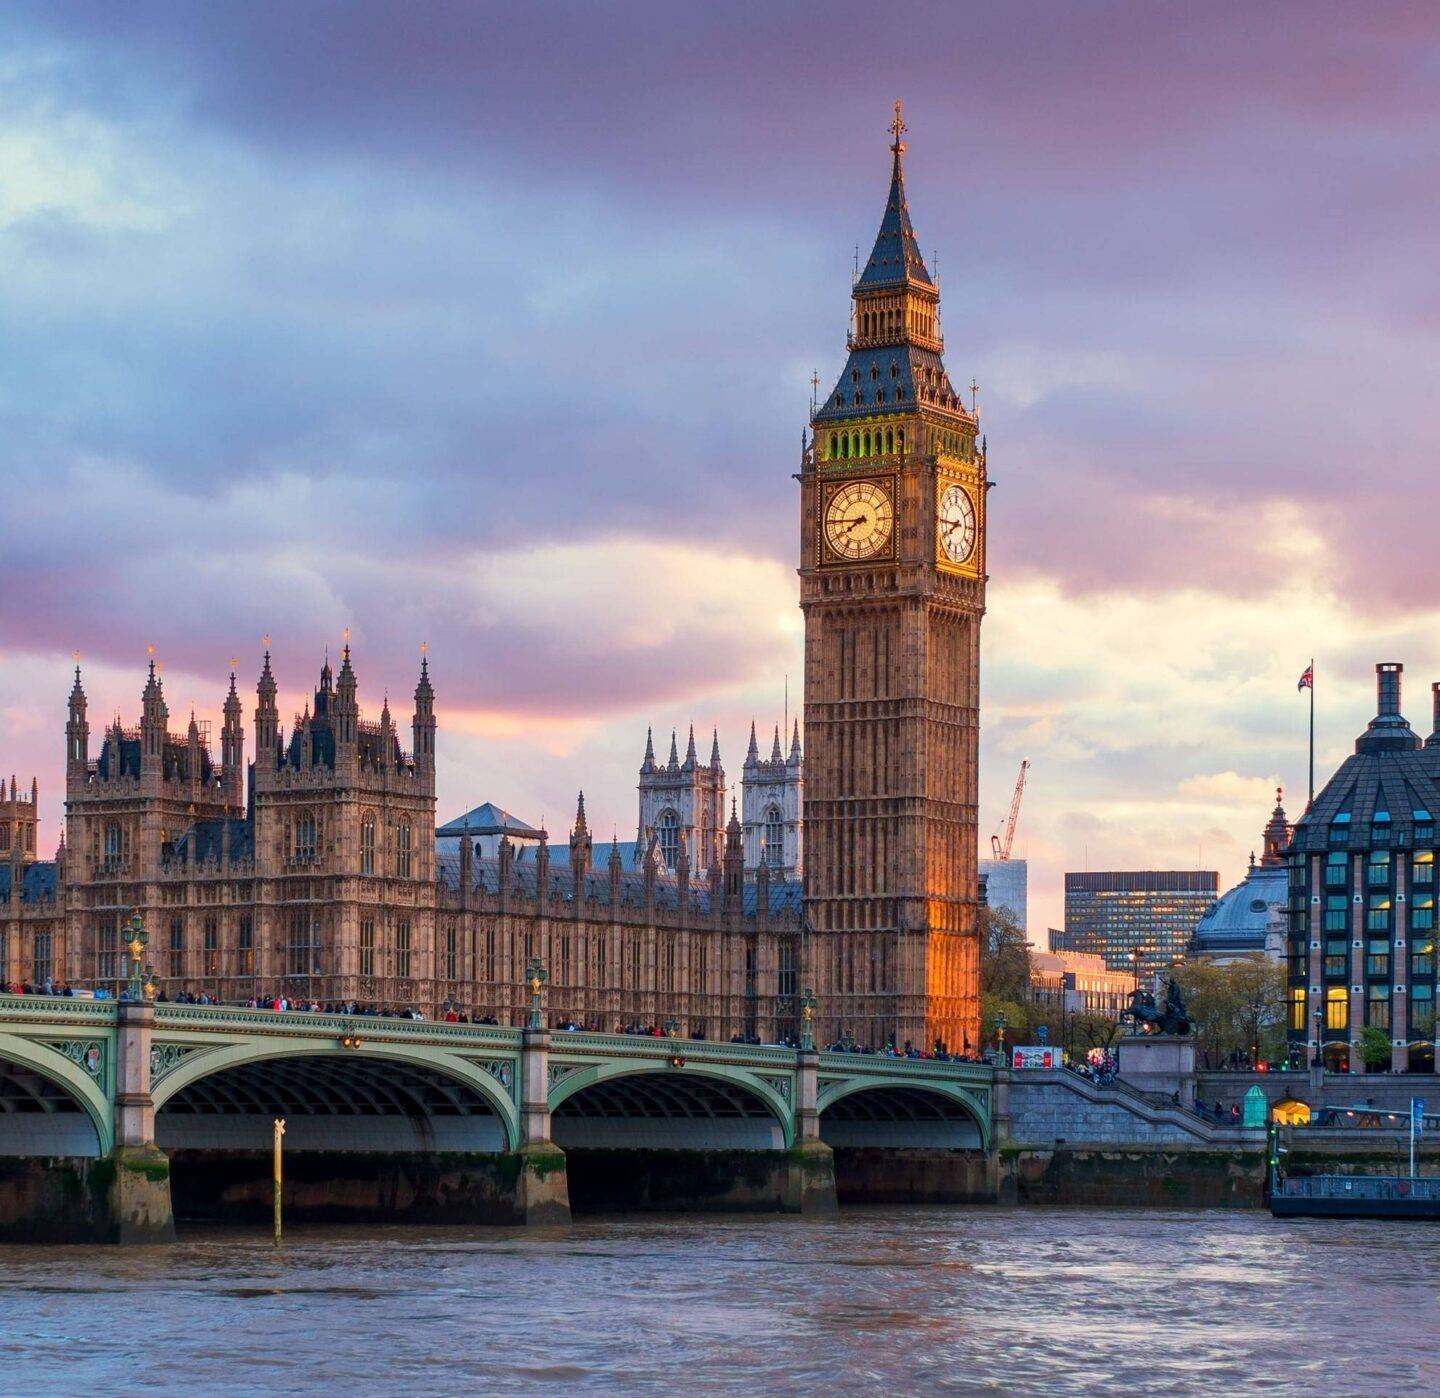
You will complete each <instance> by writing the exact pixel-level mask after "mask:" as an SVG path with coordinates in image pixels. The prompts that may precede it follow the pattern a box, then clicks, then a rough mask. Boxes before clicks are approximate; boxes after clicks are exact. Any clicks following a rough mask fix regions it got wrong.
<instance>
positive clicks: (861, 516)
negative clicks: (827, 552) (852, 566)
mask: <svg viewBox="0 0 1440 1398" xmlns="http://www.w3.org/2000/svg"><path fill="white" fill-rule="evenodd" d="M894 529H895V507H894V505H893V504H892V503H891V501H890V496H889V495H888V494H887V493H886V491H885V489H884V487H883V486H881V485H879V484H878V483H877V482H875V481H851V482H850V484H849V485H845V486H841V488H840V489H839V490H837V491H836V492H835V494H834V495H832V496H831V497H830V503H829V504H828V505H827V506H826V507H825V540H826V542H827V543H828V544H829V545H830V548H831V550H832V551H833V552H834V553H835V555H836V556H837V557H839V558H846V559H861V558H874V557H875V555H876V554H877V553H880V552H881V551H882V550H883V549H884V548H885V545H886V544H888V543H889V542H890V535H891V534H892V533H893V532H894Z"/></svg>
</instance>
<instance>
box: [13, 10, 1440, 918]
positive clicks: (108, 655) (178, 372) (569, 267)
mask: <svg viewBox="0 0 1440 1398" xmlns="http://www.w3.org/2000/svg"><path fill="white" fill-rule="evenodd" d="M896 98H902V99H903V100H904V102H905V113H906V120H907V122H908V124H909V128H910V130H909V135H908V137H907V140H908V143H909V152H908V154H907V157H906V168H907V190H908V194H909V202H910V209H911V214H912V217H913V219H914V221H915V225H916V229H917V232H918V235H919V237H920V241H921V244H922V247H923V248H924V249H925V251H926V253H927V256H928V257H929V258H930V265H931V267H932V269H934V268H937V266H938V271H939V273H940V277H941V282H942V309H943V314H944V329H945V335H946V343H947V352H946V361H947V365H948V367H949V370H950V374H951V377H952V379H953V380H954V382H956V383H957V384H958V383H969V382H970V380H971V378H972V376H973V378H974V379H975V380H976V381H977V382H978V383H979V385H980V389H979V402H980V410H981V414H982V429H983V430H984V432H985V433H986V435H987V437H988V441H989V448H990V457H989V461H990V473H991V475H992V477H993V478H994V479H995V480H996V482H997V486H996V489H995V490H994V492H993V493H992V495H991V501H990V511H989V517H988V523H989V564H990V568H991V580H990V587H989V611H988V614H987V617H986V620H985V626H984V633H983V635H984V641H983V662H982V664H983V670H982V714H981V721H982V768H981V810H980V830H981V834H980V841H981V844H982V846H988V843H989V835H990V833H991V831H992V830H994V829H995V828H997V826H998V825H999V824H1000V823H1001V821H1002V819H1003V817H1004V815H1005V813H1006V810H1007V808H1008V805H1009V799H1010V791H1011V788H1012V785H1013V783H1014V780H1015V775H1016V772H1017V770H1018V767H1019V764H1020V761H1021V759H1022V758H1028V759H1029V760H1030V762H1031V764H1032V765H1031V769H1030V778H1029V785H1028V788H1027V791H1026V796H1025V802H1024V807H1023V810H1022V812H1021V816H1020V825H1019V833H1018V835H1017V838H1016V845H1015V853H1016V854H1017V855H1023V856H1025V857H1027V858H1028V859H1029V860H1030V866H1031V875H1030V878H1031V919H1030V922H1031V931H1032V934H1033V935H1034V936H1035V937H1036V939H1037V940H1038V941H1040V942H1041V944H1043V941H1044V929H1045V927H1047V926H1052V925H1055V926H1058V925H1060V922H1061V918H1062V907H1061V904H1062V898H1061V889H1062V885H1063V874H1064V872H1065V871H1066V870H1067V869H1082V868H1087V867H1088V868H1091V869H1103V868H1136V867H1142V868H1156V867H1175V868H1194V867H1196V866H1197V864H1198V865H1200V866H1201V867H1205V868H1215V869H1218V870H1219V871H1220V874H1221V878H1222V884H1223V883H1228V882H1231V881H1233V880H1235V879H1236V878H1238V877H1239V876H1240V874H1241V872H1242V871H1243V868H1244V864H1245V861H1246V857H1247V855H1248V853H1249V852H1250V850H1252V849H1254V848H1256V847H1258V845H1259V840H1260V835H1259V832H1260V829H1261V827H1262V826H1263V824H1264V822H1265V819H1266V817H1267V815H1268V811H1269V808H1270V805H1271V804H1272V803H1273V799H1274V790H1273V789H1274V787H1275V786H1276V785H1277V784H1283V785H1284V786H1285V788H1286V791H1287V796H1286V804H1287V806H1288V807H1289V808H1290V809H1291V811H1292V814H1295V813H1298V811H1299V810H1300V809H1301V808H1303V805H1304V786H1305V768H1306V728H1305V724H1306V708H1305V699H1304V697H1303V696H1301V695H1299V694H1298V693H1297V691H1296V679H1297V678H1298V676H1299V674H1300V672H1301V670H1302V669H1303V668H1304V667H1305V664H1306V663H1307V662H1308V661H1309V660H1310V659H1311V657H1312V656H1313V657H1314V658H1315V662H1316V675H1317V680H1316V685H1317V703H1318V710H1317V712H1318V718H1317V724H1318V743H1319V754H1318V764H1319V770H1320V776H1321V780H1322V781H1323V779H1324V776H1325V775H1326V774H1327V773H1328V772H1329V771H1330V770H1331V769H1332V768H1333V766H1334V765H1335V764H1336V763H1337V762H1338V761H1339V760H1340V759H1341V758H1342V757H1343V756H1344V755H1345V753H1346V752H1347V751H1348V750H1349V747H1350V744H1351V742H1352V741H1353V739H1354V737H1355V735H1356V733H1357V732H1359V731H1360V729H1361V728H1363V726H1364V723H1365V721H1366V719H1367V718H1368V717H1369V716H1370V714H1371V713H1372V712H1373V688H1374V680H1373V665H1374V663H1375V662H1376V661H1380V660H1401V661H1404V662H1405V663H1406V664H1407V679H1408V686H1407V691H1406V692H1407V703H1406V708H1407V711H1408V713H1409V715H1410V717H1411V718H1412V721H1413V722H1414V723H1415V726H1416V727H1417V728H1418V729H1419V730H1420V731H1421V732H1423V733H1428V732H1429V731H1430V728H1431V723H1430V717H1429V684H1430V682H1431V680H1432V679H1436V678H1440V597H1437V590H1436V577H1435V564H1434V561H1433V559H1434V551H1433V547H1432V546H1431V539H1432V536H1433V524H1432V523H1431V521H1433V519H1434V518H1435V516H1436V512H1437V508H1440V473H1437V471H1436V470H1435V462H1434V446H1435V428H1434V400H1435V394H1436V382H1437V379H1436V368H1437V349H1440V260H1437V258H1436V255H1435V250H1436V245H1437V239H1436V232H1437V208H1436V205H1437V201H1440V169H1437V166H1440V16H1437V14H1436V13H1435V11H1434V10H1433V8H1431V7H1428V6H1425V5H1421V4H1387V3H1383V2H1382V3H1366V4H1359V3H1354V4H1345V5H1341V4H1326V3H1321V0H1312V3H1305V4H1286V3H1270V4H1267V5H1265V6H1255V5H1253V4H1229V3H1216V4H1211V5H1208V6H1204V7H1199V6H1173V5H1166V4H1159V3H1153V4H1119V3H1116V4H1106V3H1090V4H1075V3H1063V4H1045V3H1028V4H1024V5H1015V4H1002V3H994V4H962V3H955V0H947V3H938V4H904V3H899V2H898V0H897V3H894V4H892V5H889V6H882V7H876V6H874V5H871V4H865V5H860V4H853V3H849V0H827V3H824V4H815V5H807V4H789V5H774V4H725V3H716V4H712V5H707V6H704V7H700V6H677V5H673V4H661V3H654V2H653V0H652V3H628V4H627V3H620V4H613V5H603V6H602V5H593V4H585V3H572V4H546V3H529V4H526V5H524V6H516V5H508V4H494V5H490V4H481V3H466V4H459V3H444V2H443V0H438V2H437V0H432V2H431V3H427V4H426V5H423V6H417V5H413V4H410V3H383V4H382V3H376V2H374V0H348V2H347V3H321V2H320V0H307V3H301V4H296V3H294V0H286V2H285V3H268V2H267V0H251V3H248V4H246V5H243V6H221V5H194V4H179V3H176V4H155V3H145V2H144V0H136V3H131V4H127V5H124V6H118V5H113V4H110V3H95V4H78V3H65V0H54V2H52V3H34V4H31V3H27V0H18V3H16V2H15V0H12V3H10V4H7V5H6V6H5V7H4V8H3V10H0V267H3V269H4V270H3V274H0V768H3V770H4V771H5V773H6V774H7V776H8V774H9V773H10V772H11V771H14V772H16V773H17V774H18V775H19V776H20V778H21V781H22V783H23V784H28V779H29V777H30V776H31V775H32V774H33V775H35V776H37V777H38V778H39V781H40V787H41V799H42V817H43V819H44V821H45V825H44V827H43V828H42V843H43V844H45V845H46V846H47V849H48V847H50V846H52V845H53V842H54V840H55V839H56V838H58V831H59V817H60V815H61V803H62V800H63V792H62V782H63V742H62V730H63V724H64V719H65V707H64V706H65V697H66V694H67V693H68V690H69V686H70V680H71V663H72V662H71V654H72V652H74V651H79V652H80V654H81V657H82V664H83V667H84V674H85V684H86V689H87V691H88V694H89V696H90V700H91V715H92V725H93V726H95V727H99V726H101V725H102V724H103V723H104V721H106V720H107V719H108V718H110V717H111V716H112V715H113V714H114V713H115V712H116V710H117V709H118V710H120V711H122V712H123V714H124V716H125V718H126V720H127V722H134V721H135V719H136V716H137V713H138V704H139V694H140V689H141V686H142V682H143V673H144V664H145V655H146V647H147V646H149V645H154V646H155V647H156V652H157V655H158V657H159V659H160V661H161V663H162V665H163V667H164V678H165V686H166V694H167V698H168V700H169V705H170V710H171V714H172V722H173V724H174V726H177V727H179V726H182V725H183V724H184V722H185V721H186V720H187V719H188V711H189V709H190V707H191V706H192V705H193V706H194V708H195V711H196V712H197V714H198V715H199V716H200V717H201V718H202V719H204V718H209V719H211V720H213V721H214V722H215V726H216V728H217V730H218V711H219V704H220V702H221V699H222V697H223V693H224V688H225V685H226V682H227V677H228V672H229V666H230V662H231V657H234V658H235V662H236V664H237V667H238V671H239V675H240V682H241V685H242V689H243V691H244V692H245V694H246V697H247V729H250V730H252V731H253V718H252V717H251V716H250V714H249V712H248V711H249V709H250V708H253V692H254V681H255V677H256V675H257V673H258V668H259V658H260V651H261V640H260V638H261V637H262V635H269V636H271V637H272V641H271V645H272V649H273V651H274V655H275V666H276V673H277V678H278V680H279V682H280V685H281V694H282V712H286V711H289V710H295V711H298V710H299V709H300V708H301V706H302V705H303V704H304V702H305V700H306V697H307V690H308V689H309V688H313V685H314V682H315V675H316V672H317V671H318V669H319V666H320V663H321V660H322V659H323V657H324V654H325V652H326V649H327V647H328V648H329V651H330V653H331V654H332V655H334V654H335V652H336V651H337V649H338V647H339V645H340V643H341V635H342V632H343V630H344V629H345V628H347V627H348V628H350V630H351V634H352V638H353V645H354V650H355V663H356V667H357V671H358V674H359V677H360V684H361V699H362V705H363V706H364V707H365V709H366V710H368V711H369V712H370V713H371V714H372V715H373V714H375V713H376V712H378V710H379V708H380V704H381V702H382V700H383V698H384V697H385V695H386V694H387V693H388V694H389V696H390V699H391V702H392V707H393V708H395V709H396V710H397V711H398V712H400V713H401V714H402V716H403V715H404V714H405V713H408V705H409V703H410V694H411V691H412V690H413V687H414V683H415V675H416V670H417V667H418V661H419V647H420V645H421V644H422V642H423V643H428V646H429V656H430V665H431V670H432V674H433V677H434V680H435V684H436V689H437V694H438V701H437V703H438V710H439V717H440V723H441V736H440V741H439V770H438V785H439V807H440V811H439V814H440V818H441V819H442V820H443V819H447V818H449V817H450V816H452V815H454V814H457V813H458V812H460V811H461V810H463V809H466V808H467V807H469V806H471V805H474V804H478V803H479V802H481V801H486V800H491V801H495V802H497V803H499V804H501V805H504V806H506V807H508V808H510V809H512V810H515V811H516V812H517V813H519V814H521V815H523V816H524V817H526V818H527V819H530V820H532V821H539V820H541V819H543V820H544V821H545V823H546V824H547V826H548V827H549V828H550V829H551V830H552V832H555V833H557V834H558V833H560V832H563V831H564V830H565V829H566V828H567V827H568V824H569V822H570V818H571V815H572V813H573V810H574V804H575V795H576V790H577V788H580V787H583V788H584V790H585V793H586V805H587V809H588V811H589V813H590V815H591V819H592V824H593V825H594V826H595V827H596V828H597V830H598V832H599V834H600V835H601V836H602V837H605V838H608V837H609V835H610V833H611V831H612V830H615V831H618V832H619V835H620V837H621V838H622V839H625V838H633V835H634V823H635V818H636V816H635V793H634V785H635V779H636V769H637V767H638V765H639V762H640V757H641V754H642V752H643V748H644V741H645V730H646V727H647V725H653V726H654V727H655V730H656V733H657V739H658V741H659V742H660V743H661V744H662V745H663V744H668V738H669V733H670V730H671V728H672V727H678V728H679V729H680V735H681V743H682V746H683V743H684V737H685V731H686V726H687V725H688V724H690V723H691V722H693V723H695V725H696V727H697V729H698V730H699V731H700V733H701V734H702V742H703V741H704V740H705V739H706V738H707V737H708V734H709V732H710V729H711V728H712V726H713V727H718V729H719V732H720V738H721V746H722V752H723V755H724V757H725V760H726V764H727V767H728V770H729V771H730V773H731V776H732V779H734V778H737V777H738V772H739V767H740V763H741V761H742V759H743V753H744V746H745V739H746V736H747V733H748V727H749V723H750V720H751V718H752V716H753V717H754V718H755V719H756V720H757V721H758V722H759V725H760V727H761V730H762V732H763V731H765V730H767V729H768V728H770V727H772V726H773V725H774V724H775V723H777V722H780V721H781V720H782V717H783V714H784V712H785V711H786V691H787V684H788V704H789V713H790V714H791V715H792V716H793V715H794V713H795V712H796V710H797V708H798V705H799V702H800V694H799V690H800V679H799V677H800V671H801V652H802V640H803V637H802V630H801V621H800V615H799V612H798V610H797V608H796V598H797V581H796V577H795V571H794V570H795V566H796V563H797V494H796V487H795V483H794V481H793V479H792V475H793V473H794V471H795V470H796V469H797V464H798V453H799V449H800V438H801V431H802V428H803V427H804V425H805V422H806V418H807V410H808V403H809V396H810V377H811V374H812V372H813V373H818V375H819V377H820V379H821V381H822V387H823V384H824V381H826V380H827V378H828V379H829V380H831V381H833V379H834V377H835V376H837V375H838V373H839V371H840V368H841V366H842V364H843V361H844V334H845V329H846V319H847V313H848V307H849V277H850V271H851V266H852V259H853V256H854V253H855V249H856V247H857V245H858V246H859V247H860V249H861V251H862V252H863V251H864V250H866V249H867V248H868V246H869V243H870V241H871V240H872V239H873V237H874V233H875V229H876V227H877V225H878V222H879V217H880V213H881V209H882V205H883V202H884V197H885V191H886V180H887V174H888V165H889V153H888V150H887V143H888V140H889V137H888V134H887V130H886V128H887V124H888V122H889V119H890V107H891V103H892V101H893V100H894V99H896ZM787 677H788V678H787ZM402 721H403V719H402ZM47 832H48V833H47Z"/></svg>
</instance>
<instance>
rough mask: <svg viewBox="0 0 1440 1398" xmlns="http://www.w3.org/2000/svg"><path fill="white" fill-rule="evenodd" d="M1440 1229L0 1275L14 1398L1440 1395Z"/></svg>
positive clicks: (793, 1241) (474, 1244)
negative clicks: (145, 1392) (836, 1392)
mask: <svg viewBox="0 0 1440 1398" xmlns="http://www.w3.org/2000/svg"><path fill="white" fill-rule="evenodd" d="M1437 1279H1440V1227H1436V1226H1434V1225H1428V1226H1427V1225H1425V1224H1405V1223H1360V1222H1348V1221H1328V1220H1326V1221H1299V1222H1291V1223H1283V1224H1282V1223H1277V1222H1275V1221H1273V1220H1272V1219H1271V1218H1270V1217H1269V1216H1268V1215H1267V1214H1261V1213H1258V1212H1257V1213H1221V1212H1159V1211H1152V1212H1140V1211H1133V1210H1102V1209H1067V1210H1047V1209H1027V1210H1009V1211H1002V1210H975V1209H971V1210H959V1209H950V1210H940V1209H912V1210H896V1209H883V1210H882V1209H875V1210H866V1209H856V1210H847V1211H846V1212H845V1213H843V1214H842V1215H841V1217H840V1218H839V1219H838V1220H833V1221H826V1222H808V1221H804V1220H800V1219H795V1218H783V1217H710V1218H698V1217H688V1218H681V1217H671V1216H656V1217H633V1216H632V1217H628V1218H612V1219H604V1220H591V1221H586V1222H582V1223H579V1224H577V1225H576V1226H574V1227H573V1228H570V1229H567V1230H565V1231H563V1232H558V1231H557V1232H539V1233H531V1234H526V1233H522V1232H516V1231H507V1232H502V1231H499V1230H476V1231H473V1232H472V1231H458V1230H457V1231H442V1232H415V1231H409V1230H405V1231H402V1230H399V1229H393V1230H387V1229H373V1228H372V1229H365V1230H348V1229H336V1228H326V1229H319V1228H317V1229H312V1230H296V1231H295V1232H294V1233H293V1234H291V1235H290V1236H289V1237H288V1238H287V1240H286V1244H285V1247H284V1248H283V1250H281V1251H280V1252H278V1253H277V1252H276V1250H275V1248H274V1247H273V1245H272V1243H271V1241H270V1239H269V1238H268V1236H266V1235H264V1234H261V1233H250V1232H242V1231H215V1230H193V1229H192V1230H185V1231H184V1232H183V1233H182V1241H181V1242H180V1244H179V1245H178V1246H177V1247H175V1248H173V1249H159V1250H153V1251H142V1250H134V1251H125V1250H119V1249H99V1248H94V1249H79V1248H50V1249H45V1248H7V1249H0V1315H3V1318H4V1324H3V1327H0V1375H3V1378H0V1384H3V1388H4V1391H6V1392H11V1393H14V1392H29V1393H55V1392H61V1391H64V1392H67V1393H74V1392H84V1391H94V1390H96V1389H99V1388H102V1387H109V1388H113V1387H116V1386H122V1387H128V1386H131V1385H139V1384H142V1383H143V1384H146V1385H148V1386H151V1387H153V1388H155V1389H157V1390H160V1391H165V1392H181V1391H188V1392H191V1393H201V1392H296V1391H310V1392H316V1391H326V1392H338V1391H342V1390H347V1391H350V1392H355V1393H376V1392H392V1393H393V1392H406V1391H411V1392H434V1391H444V1390H446V1389H450V1388H460V1387H463V1388H465V1389H470V1388H476V1389H478V1390H479V1391H481V1392H485V1391H493V1390H514V1389H520V1388H527V1387H535V1386H539V1385H552V1384H553V1385H560V1386H563V1387H565V1388H570V1389H607V1390H612V1391H624V1390H650V1391H657V1390H664V1389H679V1388H685V1389H702V1390H731V1389H735V1390H739V1389H746V1390H750V1391H755V1390H772V1391H780V1392H815V1391H818V1390H821V1389H830V1388H837V1387H838V1388H841V1389H843V1390H851V1389H861V1388H872V1387H873V1388H877V1389H888V1390H906V1391H924V1390H933V1389H949V1390H1000V1391H1012V1392H1013V1391H1020V1392H1061V1391H1075V1390H1086V1389H1102V1388H1104V1389H1111V1388H1116V1387H1121V1388H1129V1389H1138V1388H1146V1389H1150V1390H1152V1391H1153V1390H1156V1389H1165V1390H1171V1391H1195V1392H1198V1391H1202V1390H1205V1391H1212V1392H1213V1391H1225V1390H1228V1391H1230V1392H1240V1391H1242V1390H1249V1391H1255V1390H1261V1391H1272V1392H1291V1391H1294V1392H1299V1391H1302V1390H1303V1391H1306V1392H1311V1393H1315V1392H1323V1393H1326V1394H1335V1393H1357V1394H1359V1393H1386V1394H1397V1393H1421V1392H1426V1393H1433V1392H1435V1391H1436V1388H1437V1385H1440V1302H1437V1299H1436V1286H1437Z"/></svg>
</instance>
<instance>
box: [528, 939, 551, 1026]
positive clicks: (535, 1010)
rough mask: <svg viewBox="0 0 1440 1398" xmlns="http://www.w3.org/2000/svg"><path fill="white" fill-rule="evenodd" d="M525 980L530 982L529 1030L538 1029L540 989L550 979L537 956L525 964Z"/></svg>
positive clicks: (543, 964)
mask: <svg viewBox="0 0 1440 1398" xmlns="http://www.w3.org/2000/svg"><path fill="white" fill-rule="evenodd" d="M525 979H526V980H527V981H529V982H530V1018H529V1020H528V1026H529V1027H530V1028H531V1029H539V1028H540V1027H541V1025H540V988H541V987H542V986H543V985H544V984H545V982H546V981H548V980H549V979H550V973H549V971H547V970H546V969H545V963H544V962H543V961H541V960H540V958H539V957H538V956H532V957H531V958H530V960H529V961H528V962H527V963H526V964H525Z"/></svg>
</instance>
